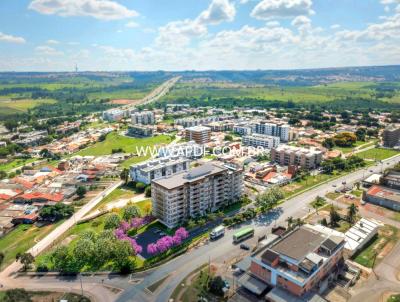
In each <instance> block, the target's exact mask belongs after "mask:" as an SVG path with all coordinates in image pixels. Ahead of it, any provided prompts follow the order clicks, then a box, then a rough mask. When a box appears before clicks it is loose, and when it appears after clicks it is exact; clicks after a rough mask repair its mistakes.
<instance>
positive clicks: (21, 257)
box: [16, 253, 35, 271]
mask: <svg viewBox="0 0 400 302" xmlns="http://www.w3.org/2000/svg"><path fill="white" fill-rule="evenodd" d="M16 260H17V261H19V262H21V263H22V265H23V269H24V271H26V270H27V269H28V268H29V267H30V265H31V264H32V263H33V261H35V258H34V257H33V256H32V254H31V253H23V254H17V256H16Z"/></svg>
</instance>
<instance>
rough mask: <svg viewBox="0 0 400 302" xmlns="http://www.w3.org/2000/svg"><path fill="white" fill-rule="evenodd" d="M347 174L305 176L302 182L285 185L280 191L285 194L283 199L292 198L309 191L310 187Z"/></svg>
mask: <svg viewBox="0 0 400 302" xmlns="http://www.w3.org/2000/svg"><path fill="white" fill-rule="evenodd" d="M346 173H347V172H344V171H342V172H336V171H335V172H334V174H332V175H329V174H318V175H314V176H312V175H309V176H306V177H305V178H304V179H302V180H298V181H294V182H292V183H289V184H287V185H286V186H283V187H282V190H283V192H284V194H285V198H289V197H290V196H293V195H294V194H297V193H299V192H301V191H303V190H306V189H309V188H310V187H312V186H315V185H318V184H320V183H323V182H324V181H328V180H332V179H333V178H335V177H339V176H343V175H345V174H346Z"/></svg>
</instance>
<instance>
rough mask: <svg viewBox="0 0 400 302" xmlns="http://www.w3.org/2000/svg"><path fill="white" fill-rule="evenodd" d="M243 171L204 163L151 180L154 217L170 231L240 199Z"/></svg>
mask: <svg viewBox="0 0 400 302" xmlns="http://www.w3.org/2000/svg"><path fill="white" fill-rule="evenodd" d="M242 192H243V169H242V168H237V167H233V166H229V165H220V164H216V163H207V164H204V165H202V166H200V167H197V168H193V169H192V170H190V171H189V172H181V173H177V174H175V175H173V176H171V177H165V178H160V179H157V180H153V181H152V185H151V196H152V202H153V214H154V215H155V216H156V217H157V218H158V219H159V220H160V221H161V222H162V223H163V224H165V225H166V226H168V227H169V228H173V227H176V226H178V225H180V224H182V223H183V222H184V221H186V220H187V219H189V218H191V217H198V216H202V215H204V214H206V213H208V212H210V211H211V212H213V211H216V210H218V209H220V208H221V207H222V206H225V205H228V204H229V203H231V202H232V201H235V200H237V199H238V198H240V196H241V195H242Z"/></svg>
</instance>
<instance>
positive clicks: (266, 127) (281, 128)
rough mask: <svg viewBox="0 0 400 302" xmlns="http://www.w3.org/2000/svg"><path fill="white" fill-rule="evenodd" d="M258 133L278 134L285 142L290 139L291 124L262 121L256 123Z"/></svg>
mask: <svg viewBox="0 0 400 302" xmlns="http://www.w3.org/2000/svg"><path fill="white" fill-rule="evenodd" d="M254 130H255V132H256V133H259V134H265V135H272V136H277V137H279V138H280V139H281V141H283V142H287V141H289V138H290V136H289V133H290V126H289V125H287V124H273V123H266V122H260V123H256V124H255V125H254Z"/></svg>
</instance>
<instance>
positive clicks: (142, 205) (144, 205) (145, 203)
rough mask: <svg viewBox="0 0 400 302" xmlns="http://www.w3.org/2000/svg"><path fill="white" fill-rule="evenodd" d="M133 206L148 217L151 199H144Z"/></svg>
mask: <svg viewBox="0 0 400 302" xmlns="http://www.w3.org/2000/svg"><path fill="white" fill-rule="evenodd" d="M135 206H137V207H138V208H139V210H140V212H141V213H142V215H143V216H144V215H148V214H149V213H150V212H151V199H150V198H149V199H145V200H142V201H139V202H135Z"/></svg>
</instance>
